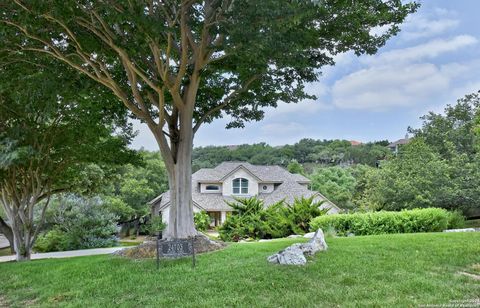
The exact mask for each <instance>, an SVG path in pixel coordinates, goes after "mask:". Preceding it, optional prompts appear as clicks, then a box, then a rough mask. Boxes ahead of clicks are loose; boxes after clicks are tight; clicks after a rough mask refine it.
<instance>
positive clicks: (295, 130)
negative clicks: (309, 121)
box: [260, 122, 306, 138]
mask: <svg viewBox="0 0 480 308" xmlns="http://www.w3.org/2000/svg"><path fill="white" fill-rule="evenodd" d="M260 129H261V132H262V134H263V135H265V136H276V137H280V138H284V137H290V136H298V135H301V134H302V133H304V132H305V131H306V127H305V126H303V125H302V124H300V123H297V122H289V123H270V124H265V125H263V126H262V127H261V128H260Z"/></svg>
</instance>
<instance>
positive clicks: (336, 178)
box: [310, 166, 356, 209]
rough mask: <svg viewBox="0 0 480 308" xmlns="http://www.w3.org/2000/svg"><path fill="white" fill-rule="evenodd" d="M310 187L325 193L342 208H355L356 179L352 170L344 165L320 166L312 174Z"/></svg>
mask: <svg viewBox="0 0 480 308" xmlns="http://www.w3.org/2000/svg"><path fill="white" fill-rule="evenodd" d="M310 180H311V183H310V188H311V189H312V190H315V191H318V192H320V193H322V194H323V195H325V197H327V198H328V199H330V200H331V201H333V202H334V203H335V204H337V205H338V206H339V207H340V208H342V209H353V208H354V207H355V206H354V204H353V203H352V200H353V194H354V192H355V187H356V180H355V178H354V177H353V176H352V174H351V171H350V170H349V169H347V168H342V167H338V166H335V167H327V168H318V169H317V170H316V171H315V172H314V173H312V174H311V175H310Z"/></svg>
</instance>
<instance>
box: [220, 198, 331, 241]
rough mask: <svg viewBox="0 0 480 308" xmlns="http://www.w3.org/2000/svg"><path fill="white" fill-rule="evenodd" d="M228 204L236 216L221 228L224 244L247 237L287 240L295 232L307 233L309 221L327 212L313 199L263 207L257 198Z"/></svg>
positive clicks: (238, 200)
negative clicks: (282, 238) (284, 238)
mask: <svg viewBox="0 0 480 308" xmlns="http://www.w3.org/2000/svg"><path fill="white" fill-rule="evenodd" d="M229 205H230V206H231V207H232V208H233V209H234V213H233V214H232V215H231V216H230V217H228V218H227V220H226V221H225V223H224V224H223V225H222V226H221V227H220V228H219V233H220V238H221V239H222V240H224V241H239V240H241V239H245V238H254V239H271V238H280V237H286V236H288V235H291V234H293V233H305V232H306V231H308V228H309V224H310V221H311V220H312V219H313V218H314V217H317V216H319V215H322V214H325V213H326V212H327V210H322V209H320V208H319V206H320V205H321V203H318V202H315V201H314V198H302V199H297V200H295V202H294V203H293V204H292V205H286V204H285V203H284V202H283V201H281V202H278V203H276V204H273V205H271V206H270V207H268V208H265V207H264V204H263V201H262V200H259V199H257V198H249V199H236V202H231V203H229Z"/></svg>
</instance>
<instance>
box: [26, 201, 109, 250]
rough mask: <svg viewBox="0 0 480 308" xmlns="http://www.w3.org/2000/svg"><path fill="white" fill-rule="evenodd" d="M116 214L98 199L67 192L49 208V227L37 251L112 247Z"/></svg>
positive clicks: (39, 242) (37, 246)
mask: <svg viewBox="0 0 480 308" xmlns="http://www.w3.org/2000/svg"><path fill="white" fill-rule="evenodd" d="M117 218H118V217H117V216H116V215H114V214H113V213H111V212H110V211H109V210H108V208H107V207H105V206H104V204H103V202H102V200H101V199H100V198H83V197H78V196H75V195H67V196H65V197H62V198H60V199H57V200H55V202H54V204H52V207H51V208H50V209H49V213H48V218H47V225H48V226H50V230H48V231H46V233H44V234H43V235H41V236H40V238H39V240H38V241H37V243H36V246H35V248H36V249H37V250H38V251H45V252H47V251H62V250H75V249H87V248H100V247H111V246H115V245H116V244H117V242H118V240H117V237H116V234H117V225H116V221H117Z"/></svg>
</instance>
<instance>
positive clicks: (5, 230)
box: [0, 217, 15, 253]
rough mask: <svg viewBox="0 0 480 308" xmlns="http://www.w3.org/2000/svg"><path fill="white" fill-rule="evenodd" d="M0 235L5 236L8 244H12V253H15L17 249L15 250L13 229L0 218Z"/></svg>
mask: <svg viewBox="0 0 480 308" xmlns="http://www.w3.org/2000/svg"><path fill="white" fill-rule="evenodd" d="M0 233H2V234H3V235H5V237H6V238H7V240H8V242H9V243H10V252H11V253H15V249H14V248H13V232H12V228H10V226H9V225H8V224H7V223H6V222H5V221H4V220H3V219H2V217H0Z"/></svg>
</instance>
